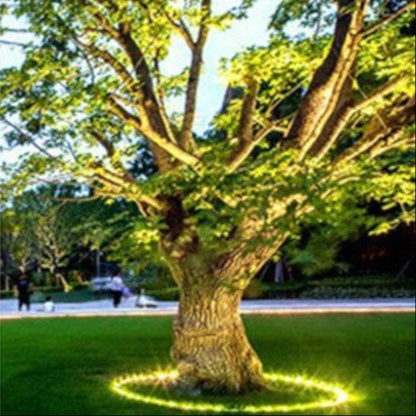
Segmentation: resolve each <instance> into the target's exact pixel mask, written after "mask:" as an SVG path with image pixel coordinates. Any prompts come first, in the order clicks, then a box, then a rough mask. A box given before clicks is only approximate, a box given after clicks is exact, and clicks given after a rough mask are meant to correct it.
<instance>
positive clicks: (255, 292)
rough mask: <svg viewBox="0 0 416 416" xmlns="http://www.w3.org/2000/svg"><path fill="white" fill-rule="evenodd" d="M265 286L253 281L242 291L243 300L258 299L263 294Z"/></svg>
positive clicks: (255, 280)
mask: <svg viewBox="0 0 416 416" xmlns="http://www.w3.org/2000/svg"><path fill="white" fill-rule="evenodd" d="M265 291H266V290H265V286H264V285H263V283H261V282H260V280H257V279H253V280H252V281H251V282H250V284H249V285H248V286H247V288H246V290H245V291H244V296H243V297H244V299H259V298H261V297H262V296H263V293H264V292H265Z"/></svg>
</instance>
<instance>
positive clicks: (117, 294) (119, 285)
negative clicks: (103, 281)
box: [110, 273, 124, 308]
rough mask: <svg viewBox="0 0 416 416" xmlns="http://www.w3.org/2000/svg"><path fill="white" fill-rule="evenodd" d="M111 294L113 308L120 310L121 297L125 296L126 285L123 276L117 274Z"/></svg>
mask: <svg viewBox="0 0 416 416" xmlns="http://www.w3.org/2000/svg"><path fill="white" fill-rule="evenodd" d="M110 288H111V293H112V295H113V306H114V307H115V308H118V307H119V305H120V302H121V297H122V296H123V289H124V283H123V279H122V278H121V276H119V275H118V273H116V274H115V275H114V276H113V277H112V279H111V283H110Z"/></svg>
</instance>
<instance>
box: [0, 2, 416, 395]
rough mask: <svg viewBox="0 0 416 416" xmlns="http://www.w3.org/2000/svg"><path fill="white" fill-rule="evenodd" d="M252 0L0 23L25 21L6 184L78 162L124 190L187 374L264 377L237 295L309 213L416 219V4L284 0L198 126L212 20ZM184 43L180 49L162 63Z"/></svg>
mask: <svg viewBox="0 0 416 416" xmlns="http://www.w3.org/2000/svg"><path fill="white" fill-rule="evenodd" d="M252 3H253V1H247V0H244V1H242V4H241V7H236V8H233V9H230V10H229V11H228V12H226V13H225V14H222V15H217V14H215V13H214V10H213V5H212V2H211V0H187V1H182V0H117V1H115V0H72V1H59V0H7V1H5V2H4V5H3V12H4V14H7V13H12V14H14V15H15V16H18V17H24V21H23V22H24V24H27V28H25V27H3V29H2V31H3V33H4V37H3V41H6V42H7V35H8V34H10V33H13V32H16V31H18V30H21V29H25V30H29V31H30V32H31V33H33V34H34V37H33V40H32V41H31V42H30V43H29V44H28V45H22V48H23V50H24V52H25V60H24V62H23V64H22V65H21V66H20V67H19V68H9V69H6V70H4V71H3V72H2V74H1V89H2V94H3V96H4V97H3V99H2V104H1V110H0V111H1V113H0V114H1V117H2V120H3V124H4V125H5V126H7V127H8V129H9V132H8V134H7V135H6V137H7V139H8V143H9V145H10V146H14V145H24V147H25V148H26V149H27V152H26V153H24V154H23V155H22V156H21V157H20V163H19V164H14V166H13V167H11V168H10V170H9V175H10V176H11V177H12V179H11V185H12V186H14V187H15V188H16V187H23V186H27V185H30V184H33V183H35V182H36V180H42V181H45V180H47V181H59V180H67V179H68V177H72V178H76V179H78V180H79V181H84V182H87V183H88V184H89V185H90V186H92V187H94V193H95V195H96V196H102V197H104V198H124V199H126V200H129V201H134V202H135V203H136V204H137V207H138V212H140V215H137V220H136V221H137V224H138V225H137V229H136V230H135V231H134V232H132V237H133V238H136V239H137V240H140V242H142V243H143V244H144V245H146V246H147V247H149V246H151V245H152V244H153V246H155V247H156V246H157V248H158V250H159V255H160V256H161V258H163V260H164V261H165V262H166V263H167V264H168V266H169V268H170V270H171V272H172V275H173V277H174V279H175V281H176V283H177V285H178V287H179V289H180V293H181V297H180V309H179V314H178V316H177V318H176V320H175V324H174V345H173V348H172V356H173V358H174V359H175V360H176V362H177V365H178V370H179V374H180V382H181V383H183V384H185V385H187V386H191V387H200V388H203V389H224V390H227V391H232V392H241V391H245V390H247V389H250V388H255V387H259V386H262V385H263V379H262V364H261V362H260V360H259V358H258V356H257V354H256V353H255V351H254V350H253V348H252V347H251V345H250V343H249V341H248V339H247V337H246V334H245V330H244V327H243V324H242V321H241V319H240V317H239V311H238V308H239V304H240V300H241V297H242V293H243V291H244V289H245V288H246V287H247V285H248V284H249V282H250V280H251V279H252V278H253V276H254V275H255V274H256V272H257V271H258V270H259V269H260V268H261V267H262V266H263V265H264V263H265V262H266V261H267V260H268V259H269V258H270V257H272V256H273V255H274V254H275V253H276V252H277V251H278V250H279V248H280V247H281V246H282V244H283V243H284V242H285V240H287V238H288V237H290V236H291V235H293V234H295V233H296V232H297V231H298V226H299V224H300V223H301V222H302V221H305V222H308V221H309V222H317V221H322V222H326V223H332V224H334V225H336V224H337V223H339V222H342V221H347V220H348V215H347V213H349V212H352V211H350V210H349V209H350V207H351V208H352V207H354V206H356V204H357V203H361V204H365V203H366V202H367V201H370V200H375V201H380V202H381V203H382V204H384V206H386V207H388V206H390V207H391V206H399V207H400V215H399V216H398V217H397V218H394V219H392V220H391V222H388V223H383V224H380V230H383V229H387V228H389V227H391V226H393V225H394V224H395V223H397V222H398V221H402V220H405V221H411V220H412V218H413V215H412V212H411V211H412V207H413V192H414V188H413V176H414V175H413V169H412V167H411V165H412V160H413V155H412V152H411V148H412V147H413V144H414V138H415V133H414V117H415V114H414V102H415V97H414V60H415V58H414V38H413V37H411V36H402V35H400V33H401V32H400V30H401V28H402V27H404V26H406V25H408V24H410V22H411V20H412V15H411V14H412V12H413V7H414V1H410V2H409V1H402V2H396V3H397V5H396V3H395V5H394V7H389V8H388V9H387V8H386V7H384V6H383V5H385V2H383V1H370V0H333V1H330V0H321V1H317V2H315V1H314V2H312V1H305V0H282V1H281V2H280V3H279V6H278V9H277V11H276V14H275V16H274V18H273V22H272V25H271V30H272V31H273V37H272V38H271V40H270V43H269V44H268V45H267V46H265V47H252V48H249V49H247V50H246V51H243V52H241V53H240V54H238V55H237V56H236V57H235V58H234V59H233V60H231V61H229V62H226V63H224V65H223V73H224V76H225V77H227V79H228V83H229V93H228V94H227V99H226V101H225V105H224V108H223V109H222V111H221V113H220V114H219V115H218V117H216V118H215V120H214V123H213V129H212V131H211V132H210V133H209V134H207V135H205V136H203V137H198V136H197V135H196V134H194V132H193V131H194V124H195V119H196V115H197V96H198V94H197V93H198V86H199V84H200V81H201V73H202V68H203V62H204V61H203V52H204V48H205V46H206V44H207V41H208V38H209V34H210V31H212V30H224V31H225V33H224V36H227V34H226V29H227V27H228V26H229V25H231V24H232V21H233V20H235V19H241V18H244V17H245V14H246V13H247V12H248V9H249V8H250V6H251V4H252ZM5 21H7V19H6V20H5ZM288 23H291V25H290V26H289V27H291V28H292V30H291V31H288V30H286V27H287V26H288ZM265 24H267V22H265ZM3 26H6V24H4V25H3ZM294 27H295V28H297V30H298V32H299V34H300V33H301V32H302V33H303V34H302V35H299V36H291V35H290V34H291V33H293V28H294ZM250 30H257V28H250ZM9 39H10V38H9ZM9 42H10V41H9ZM179 42H182V43H181V45H182V47H186V48H188V49H189V63H186V66H185V68H184V69H183V71H181V72H179V73H178V75H177V76H173V77H172V76H166V74H165V73H164V67H163V63H164V61H165V60H166V58H167V57H168V56H169V55H170V54H174V53H175V48H177V47H178V45H179ZM175 45H176V46H175ZM172 97H176V99H178V98H183V101H184V109H183V111H182V113H181V114H179V115H178V113H177V112H173V111H171V106H169V103H170V102H171V101H170V100H171V98H172ZM176 107H177V106H176ZM201 111H203V109H201ZM149 153H150V154H151V156H152V160H153V166H149V164H148V163H142V161H143V160H146V157H145V155H149ZM138 168H139V169H138ZM140 169H141V172H140V173H137V170H139V171H140ZM354 212H357V211H354Z"/></svg>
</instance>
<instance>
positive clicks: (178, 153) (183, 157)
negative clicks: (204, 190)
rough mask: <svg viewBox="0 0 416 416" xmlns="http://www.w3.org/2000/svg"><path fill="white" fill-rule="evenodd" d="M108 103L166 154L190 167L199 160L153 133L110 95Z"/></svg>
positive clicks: (195, 164) (194, 165)
mask: <svg viewBox="0 0 416 416" xmlns="http://www.w3.org/2000/svg"><path fill="white" fill-rule="evenodd" d="M109 103H110V106H111V108H112V109H113V111H114V112H115V113H116V114H117V115H118V116H119V117H120V118H121V119H123V120H124V121H125V122H126V123H128V124H130V125H131V126H132V127H134V128H135V129H136V130H137V131H138V132H139V133H140V134H142V135H143V136H144V137H145V138H146V139H147V140H148V141H150V142H151V143H153V144H155V145H157V146H158V147H160V148H161V149H164V150H165V151H166V152H167V153H168V154H170V155H171V156H173V157H174V158H176V159H177V160H179V161H181V162H183V163H184V164H186V165H188V166H192V167H194V168H195V167H196V166H197V165H198V164H199V162H200V160H199V158H197V157H196V156H194V155H192V154H191V153H188V152H186V151H185V150H183V149H182V148H181V147H179V146H178V145H176V144H175V143H172V142H171V141H169V140H167V139H166V138H165V137H163V136H160V135H159V134H157V133H155V132H154V130H152V129H151V128H150V127H149V126H148V125H146V124H145V123H143V121H142V120H141V119H140V118H139V117H137V116H135V115H133V114H131V113H130V112H129V111H127V110H126V109H125V108H124V107H122V106H121V105H120V104H118V103H117V101H116V100H115V99H114V98H113V97H111V96H110V98H109Z"/></svg>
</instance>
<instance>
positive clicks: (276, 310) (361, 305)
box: [0, 297, 415, 320]
mask: <svg viewBox="0 0 416 416" xmlns="http://www.w3.org/2000/svg"><path fill="white" fill-rule="evenodd" d="M135 300H136V298H135V297H132V298H130V299H127V300H123V303H122V304H121V306H120V308H118V309H114V308H113V307H112V303H111V300H100V301H94V302H86V303H58V304H56V310H55V312H53V313H49V314H48V313H45V312H43V304H42V303H34V304H32V307H31V311H30V312H26V311H23V312H18V311H17V300H16V299H10V300H2V301H0V319H3V320H4V319H21V318H50V317H92V316H147V315H175V314H176V313H177V310H178V302H158V306H157V308H145V309H140V308H137V307H135ZM383 312H388V313H414V312H415V299H354V300H308V299H302V300H253V301H243V302H242V304H241V313H243V314H276V315H278V314H327V313H383Z"/></svg>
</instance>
